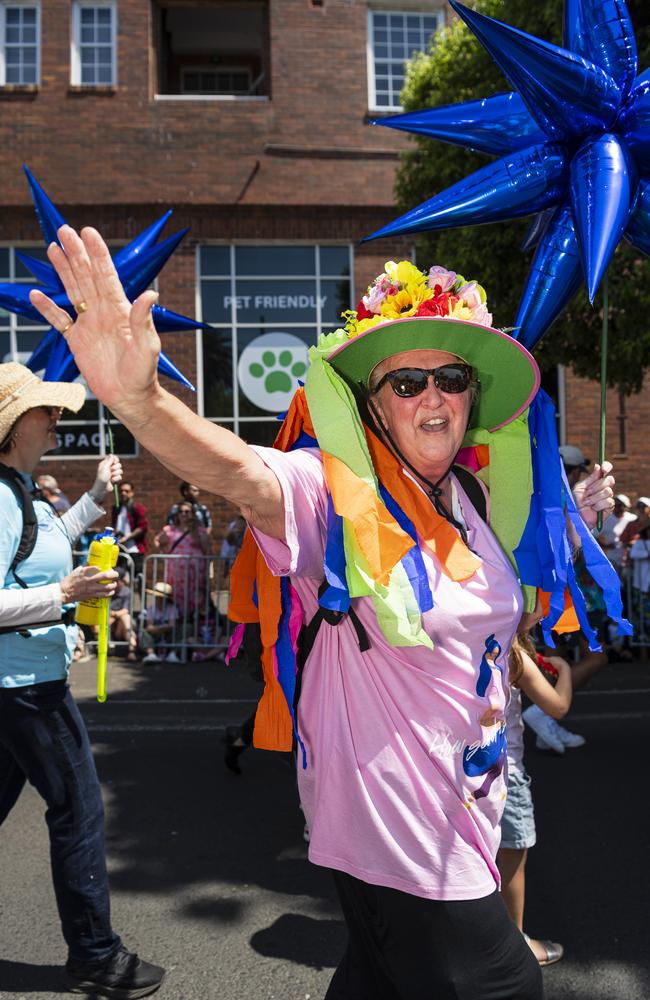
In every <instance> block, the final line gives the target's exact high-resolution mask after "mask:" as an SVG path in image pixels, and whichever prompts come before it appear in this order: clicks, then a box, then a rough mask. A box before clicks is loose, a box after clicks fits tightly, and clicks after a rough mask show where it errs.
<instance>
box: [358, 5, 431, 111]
mask: <svg viewBox="0 0 650 1000" xmlns="http://www.w3.org/2000/svg"><path fill="white" fill-rule="evenodd" d="M375 14H384V15H386V17H390V16H391V14H392V15H395V14H399V15H400V16H404V17H406V16H408V15H413V14H416V15H420V16H421V17H435V19H436V21H437V27H436V29H435V30H436V31H437V30H439V29H440V28H441V27H442V26H443V25H444V14H443V12H442V10H439V9H436V10H432V9H431V8H430V7H429V8H422V7H410V6H407V5H404V6H403V7H401V8H397V6H396V7H391V8H388V7H383V6H382V7H380V6H377V7H371V8H369V9H368V28H367V46H366V54H367V59H366V62H367V66H368V109H369V110H370V111H379V112H382V111H383V112H385V113H387V114H388V113H393V112H399V111H402V110H403V108H402V106H401V104H381V105H379V104H377V88H376V82H375V31H374V17H375ZM419 51H422V50H419ZM409 58H410V55H409V56H407V57H406V59H405V60H404V62H405V63H406V62H407V61H408V59H409ZM379 61H381V62H389V63H394V62H398V61H399V60H396V59H391V58H390V57H386V59H383V58H382V59H381V60H379Z"/></svg>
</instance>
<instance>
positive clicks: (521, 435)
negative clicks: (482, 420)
mask: <svg viewBox="0 0 650 1000" xmlns="http://www.w3.org/2000/svg"><path fill="white" fill-rule="evenodd" d="M479 444H482V445H487V446H488V448H489V450H490V464H489V465H488V466H486V467H485V468H484V469H481V470H480V471H479V472H477V473H476V475H477V476H478V478H479V479H481V480H482V481H483V482H484V483H485V485H486V486H487V487H488V489H489V491H490V527H491V529H492V531H493V532H494V534H495V535H496V537H497V538H498V540H499V544H500V545H501V548H502V549H503V551H504V552H505V553H506V555H507V556H508V559H509V560H510V562H511V564H512V567H513V569H514V570H515V572H516V573H517V577H519V571H518V569H517V563H516V560H515V557H514V555H513V553H514V550H515V549H516V548H517V546H518V545H519V542H520V541H521V536H522V535H523V533H524V528H525V526H526V521H527V520H528V515H529V513H530V498H531V496H532V494H533V466H532V459H531V454H530V434H529V432H528V410H525V412H524V413H522V414H521V415H520V416H519V417H517V419H516V420H513V421H512V422H511V423H509V424H507V425H506V426H505V427H501V428H500V429H499V430H498V431H492V432H490V431H487V430H484V429H483V428H482V427H476V428H473V429H472V430H469V431H468V432H467V434H466V435H465V440H464V441H463V447H468V446H472V445H479ZM521 589H522V593H523V595H524V602H525V610H526V611H533V610H534V608H535V601H536V597H537V592H536V590H535V588H534V587H528V586H522V588H521Z"/></svg>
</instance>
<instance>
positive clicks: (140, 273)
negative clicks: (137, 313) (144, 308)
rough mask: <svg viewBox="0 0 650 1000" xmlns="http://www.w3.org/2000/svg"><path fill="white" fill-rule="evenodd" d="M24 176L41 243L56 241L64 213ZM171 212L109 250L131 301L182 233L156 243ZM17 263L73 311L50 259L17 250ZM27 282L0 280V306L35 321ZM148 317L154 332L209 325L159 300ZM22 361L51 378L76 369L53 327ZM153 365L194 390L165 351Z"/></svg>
mask: <svg viewBox="0 0 650 1000" xmlns="http://www.w3.org/2000/svg"><path fill="white" fill-rule="evenodd" d="M24 170H25V173H26V174H27V180H28V181H29V186H30V188H31V192H32V197H33V199H34V206H35V208H36V215H37V217H38V221H39V223H40V226H41V230H42V232H43V236H44V238H45V245H46V246H49V245H50V243H56V242H58V240H57V230H58V229H59V227H60V226H64V225H65V224H66V222H65V219H64V218H63V216H62V215H61V213H60V212H59V211H58V209H57V208H56V207H55V205H54V204H53V203H52V202H51V201H50V199H49V198H48V196H47V194H46V193H45V191H44V190H43V188H42V187H41V186H40V184H39V183H38V181H37V180H36V178H35V177H34V176H33V174H32V173H31V172H30V171H29V169H28V168H27V167H24ZM170 215H171V212H165V214H164V215H163V216H162V217H161V218H160V219H158V220H157V221H156V222H154V223H153V224H152V225H151V226H149V227H148V228H147V229H145V230H144V232H142V233H140V235H139V236H137V237H136V238H135V239H134V240H133V241H132V242H131V243H129V244H128V246H126V247H123V248H122V249H121V250H118V251H117V253H116V254H115V255H114V256H113V263H114V264H115V268H116V270H117V273H118V276H119V278H120V281H121V282H122V286H123V288H124V292H125V294H126V296H127V298H128V299H129V300H130V301H131V302H133V301H134V300H135V299H136V298H137V297H138V295H141V294H142V292H144V291H145V289H147V288H148V287H149V285H150V284H151V282H152V281H153V280H154V278H155V277H156V275H157V274H158V273H159V272H160V271H161V270H162V268H163V267H164V265H165V263H166V262H167V260H168V259H169V257H170V256H171V255H172V253H173V252H174V250H175V249H176V247H177V246H178V244H179V243H180V241H181V240H182V239H183V237H184V235H185V233H186V232H187V229H183V230H181V232H179V233H175V234H174V235H173V236H169V237H168V238H167V239H166V240H162V242H160V243H158V242H157V241H158V237H159V236H160V234H161V232H162V230H163V228H164V226H165V223H166V222H167V220H168V219H169V216H170ZM17 256H18V257H19V258H20V260H21V261H22V263H23V264H24V265H25V267H27V268H28V270H30V271H31V273H32V274H33V275H34V278H35V279H36V281H37V282H39V287H40V290H41V291H43V292H45V294H46V295H49V297H50V298H51V299H52V300H53V301H54V302H56V304H57V305H58V306H60V307H61V308H62V309H65V310H66V312H68V313H70V314H72V315H74V314H75V310H74V308H73V306H72V304H71V302H70V300H69V299H68V297H67V295H66V293H65V291H64V289H63V286H62V284H61V281H60V280H59V277H58V275H57V273H56V271H55V270H54V268H53V267H52V265H51V264H50V263H48V262H47V261H42V260H38V259H36V258H34V257H30V256H29V255H28V254H23V253H17ZM29 292H30V286H29V285H26V284H11V283H0V306H1V307H2V308H3V309H7V310H8V311H9V312H15V313H18V315H20V316H26V317H27V318H28V319H31V320H32V321H33V322H34V323H42V322H43V317H42V316H41V314H40V313H39V312H38V310H37V309H34V307H33V305H32V304H31V302H30V301H29ZM152 316H153V321H154V324H155V327H156V330H158V332H159V333H171V332H173V331H180V330H196V329H197V328H198V327H202V328H203V329H209V327H208V326H207V325H206V324H205V323H199V322H198V320H195V319H190V318H189V317H188V316H181V315H179V313H175V312H171V310H169V309H165V308H164V307H163V306H158V305H155V306H154V307H153V309H152ZM27 366H28V367H29V368H31V370H32V371H35V372H38V371H41V370H42V369H45V372H44V375H43V378H44V379H45V380H46V381H50V382H72V381H73V380H74V379H75V378H76V377H77V375H78V374H79V369H78V368H77V366H76V364H75V361H74V358H73V357H72V354H71V353H70V349H69V348H68V345H67V343H66V341H65V338H64V337H62V336H61V334H60V333H59V331H58V330H55V329H54V328H53V327H51V328H50V330H49V331H48V332H47V333H46V334H45V336H44V337H43V340H42V341H41V342H40V344H39V345H38V347H37V348H36V350H35V351H34V352H33V354H32V356H31V357H30V358H29V360H28V361H27ZM158 371H159V372H161V373H162V374H163V375H167V376H168V378H171V379H174V380H175V381H176V382H180V383H181V385H184V386H186V387H187V388H188V389H192V390H194V386H193V385H192V383H191V382H190V381H189V380H188V379H187V378H185V376H184V375H183V373H182V372H181V371H179V369H178V368H177V367H176V365H175V364H173V362H172V361H170V360H169V358H168V357H167V355H166V354H163V353H162V352H161V354H160V357H159V359H158Z"/></svg>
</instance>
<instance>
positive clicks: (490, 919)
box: [325, 872, 544, 1000]
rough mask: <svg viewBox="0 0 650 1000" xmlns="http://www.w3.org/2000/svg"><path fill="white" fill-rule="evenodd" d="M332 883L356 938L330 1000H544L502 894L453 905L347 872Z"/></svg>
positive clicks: (538, 974)
mask: <svg viewBox="0 0 650 1000" xmlns="http://www.w3.org/2000/svg"><path fill="white" fill-rule="evenodd" d="M334 881H335V883H336V889H337V892H338V895H339V899H340V901H341V907H342V909H343V914H344V916H345V920H346V923H347V926H348V931H349V936H350V937H349V943H348V948H347V951H346V953H345V955H344V957H343V961H342V962H341V964H340V965H339V967H338V969H337V970H336V972H335V973H334V977H333V979H332V982H331V984H330V988H329V990H328V991H327V995H326V998H325V1000H543V998H544V987H543V984H542V973H541V969H540V967H539V965H538V963H537V960H536V959H535V956H534V955H533V953H532V951H531V950H530V948H529V947H528V945H527V944H526V941H525V940H524V937H523V935H522V934H521V933H520V931H519V930H518V929H517V928H516V927H515V925H514V924H513V922H512V920H511V919H510V917H509V915H508V911H507V910H506V907H505V904H504V902H503V899H502V898H501V894H500V893H499V892H494V893H492V895H490V896H486V897H485V898H483V899H470V900H459V901H453V902H447V901H444V900H430V899H422V898H421V897H420V896H412V895H409V894H408V893H405V892H399V891H398V890H397V889H387V888H386V887H384V886H376V885H368V884H367V883H366V882H361V881H359V879H356V878H353V877H352V876H351V875H346V874H344V873H343V872H334Z"/></svg>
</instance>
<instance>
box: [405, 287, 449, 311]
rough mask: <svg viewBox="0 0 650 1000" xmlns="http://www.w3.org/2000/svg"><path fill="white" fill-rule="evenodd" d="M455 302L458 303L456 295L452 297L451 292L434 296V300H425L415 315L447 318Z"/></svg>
mask: <svg viewBox="0 0 650 1000" xmlns="http://www.w3.org/2000/svg"><path fill="white" fill-rule="evenodd" d="M438 287H439V286H438ZM457 302H458V296H457V295H452V294H451V292H445V294H444V295H436V297H435V298H433V299H427V301H426V302H423V303H422V305H421V306H420V308H419V309H418V311H417V312H416V314H415V315H416V316H449V313H450V312H451V310H452V309H453V308H454V306H455V305H456V303H457Z"/></svg>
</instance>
